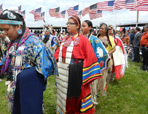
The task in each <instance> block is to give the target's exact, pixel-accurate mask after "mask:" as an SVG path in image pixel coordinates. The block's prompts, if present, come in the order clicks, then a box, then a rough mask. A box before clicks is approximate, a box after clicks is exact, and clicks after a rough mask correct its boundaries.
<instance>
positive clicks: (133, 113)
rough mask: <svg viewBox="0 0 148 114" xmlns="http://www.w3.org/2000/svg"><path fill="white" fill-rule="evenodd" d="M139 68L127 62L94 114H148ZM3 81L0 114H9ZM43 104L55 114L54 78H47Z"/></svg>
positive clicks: (145, 75) (145, 80) (146, 75)
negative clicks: (126, 65)
mask: <svg viewBox="0 0 148 114" xmlns="http://www.w3.org/2000/svg"><path fill="white" fill-rule="evenodd" d="M140 67H141V63H133V62H129V68H128V69H126V72H125V75H124V77H123V78H122V79H120V80H118V81H117V80H115V81H114V82H111V83H110V84H108V88H107V96H106V97H102V96H100V97H99V98H98V102H99V104H98V105H97V106H96V113H95V114H148V72H144V71H141V70H140ZM4 81H5V80H3V81H2V82H0V114H9V113H8V111H7V101H6V99H5V94H6V87H5V85H4ZM44 104H45V113H46V114H55V110H56V89H55V77H54V76H51V77H49V78H48V84H47V89H46V91H45V92H44Z"/></svg>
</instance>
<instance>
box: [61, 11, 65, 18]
mask: <svg viewBox="0 0 148 114" xmlns="http://www.w3.org/2000/svg"><path fill="white" fill-rule="evenodd" d="M65 13H66V10H64V11H61V18H65Z"/></svg>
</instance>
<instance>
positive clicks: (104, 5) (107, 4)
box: [97, 1, 114, 11]
mask: <svg viewBox="0 0 148 114" xmlns="http://www.w3.org/2000/svg"><path fill="white" fill-rule="evenodd" d="M113 7H114V1H104V2H98V3H97V8H98V10H102V11H113Z"/></svg>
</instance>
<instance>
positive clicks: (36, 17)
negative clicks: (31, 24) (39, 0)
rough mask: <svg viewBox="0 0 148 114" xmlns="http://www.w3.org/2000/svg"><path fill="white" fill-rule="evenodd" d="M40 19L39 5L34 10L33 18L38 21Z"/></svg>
mask: <svg viewBox="0 0 148 114" xmlns="http://www.w3.org/2000/svg"><path fill="white" fill-rule="evenodd" d="M40 19H41V7H40V8H38V9H36V10H35V12H34V20H35V21H38V20H40Z"/></svg>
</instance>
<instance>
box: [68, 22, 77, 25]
mask: <svg viewBox="0 0 148 114" xmlns="http://www.w3.org/2000/svg"><path fill="white" fill-rule="evenodd" d="M75 24H76V23H71V22H68V23H66V25H75Z"/></svg>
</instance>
